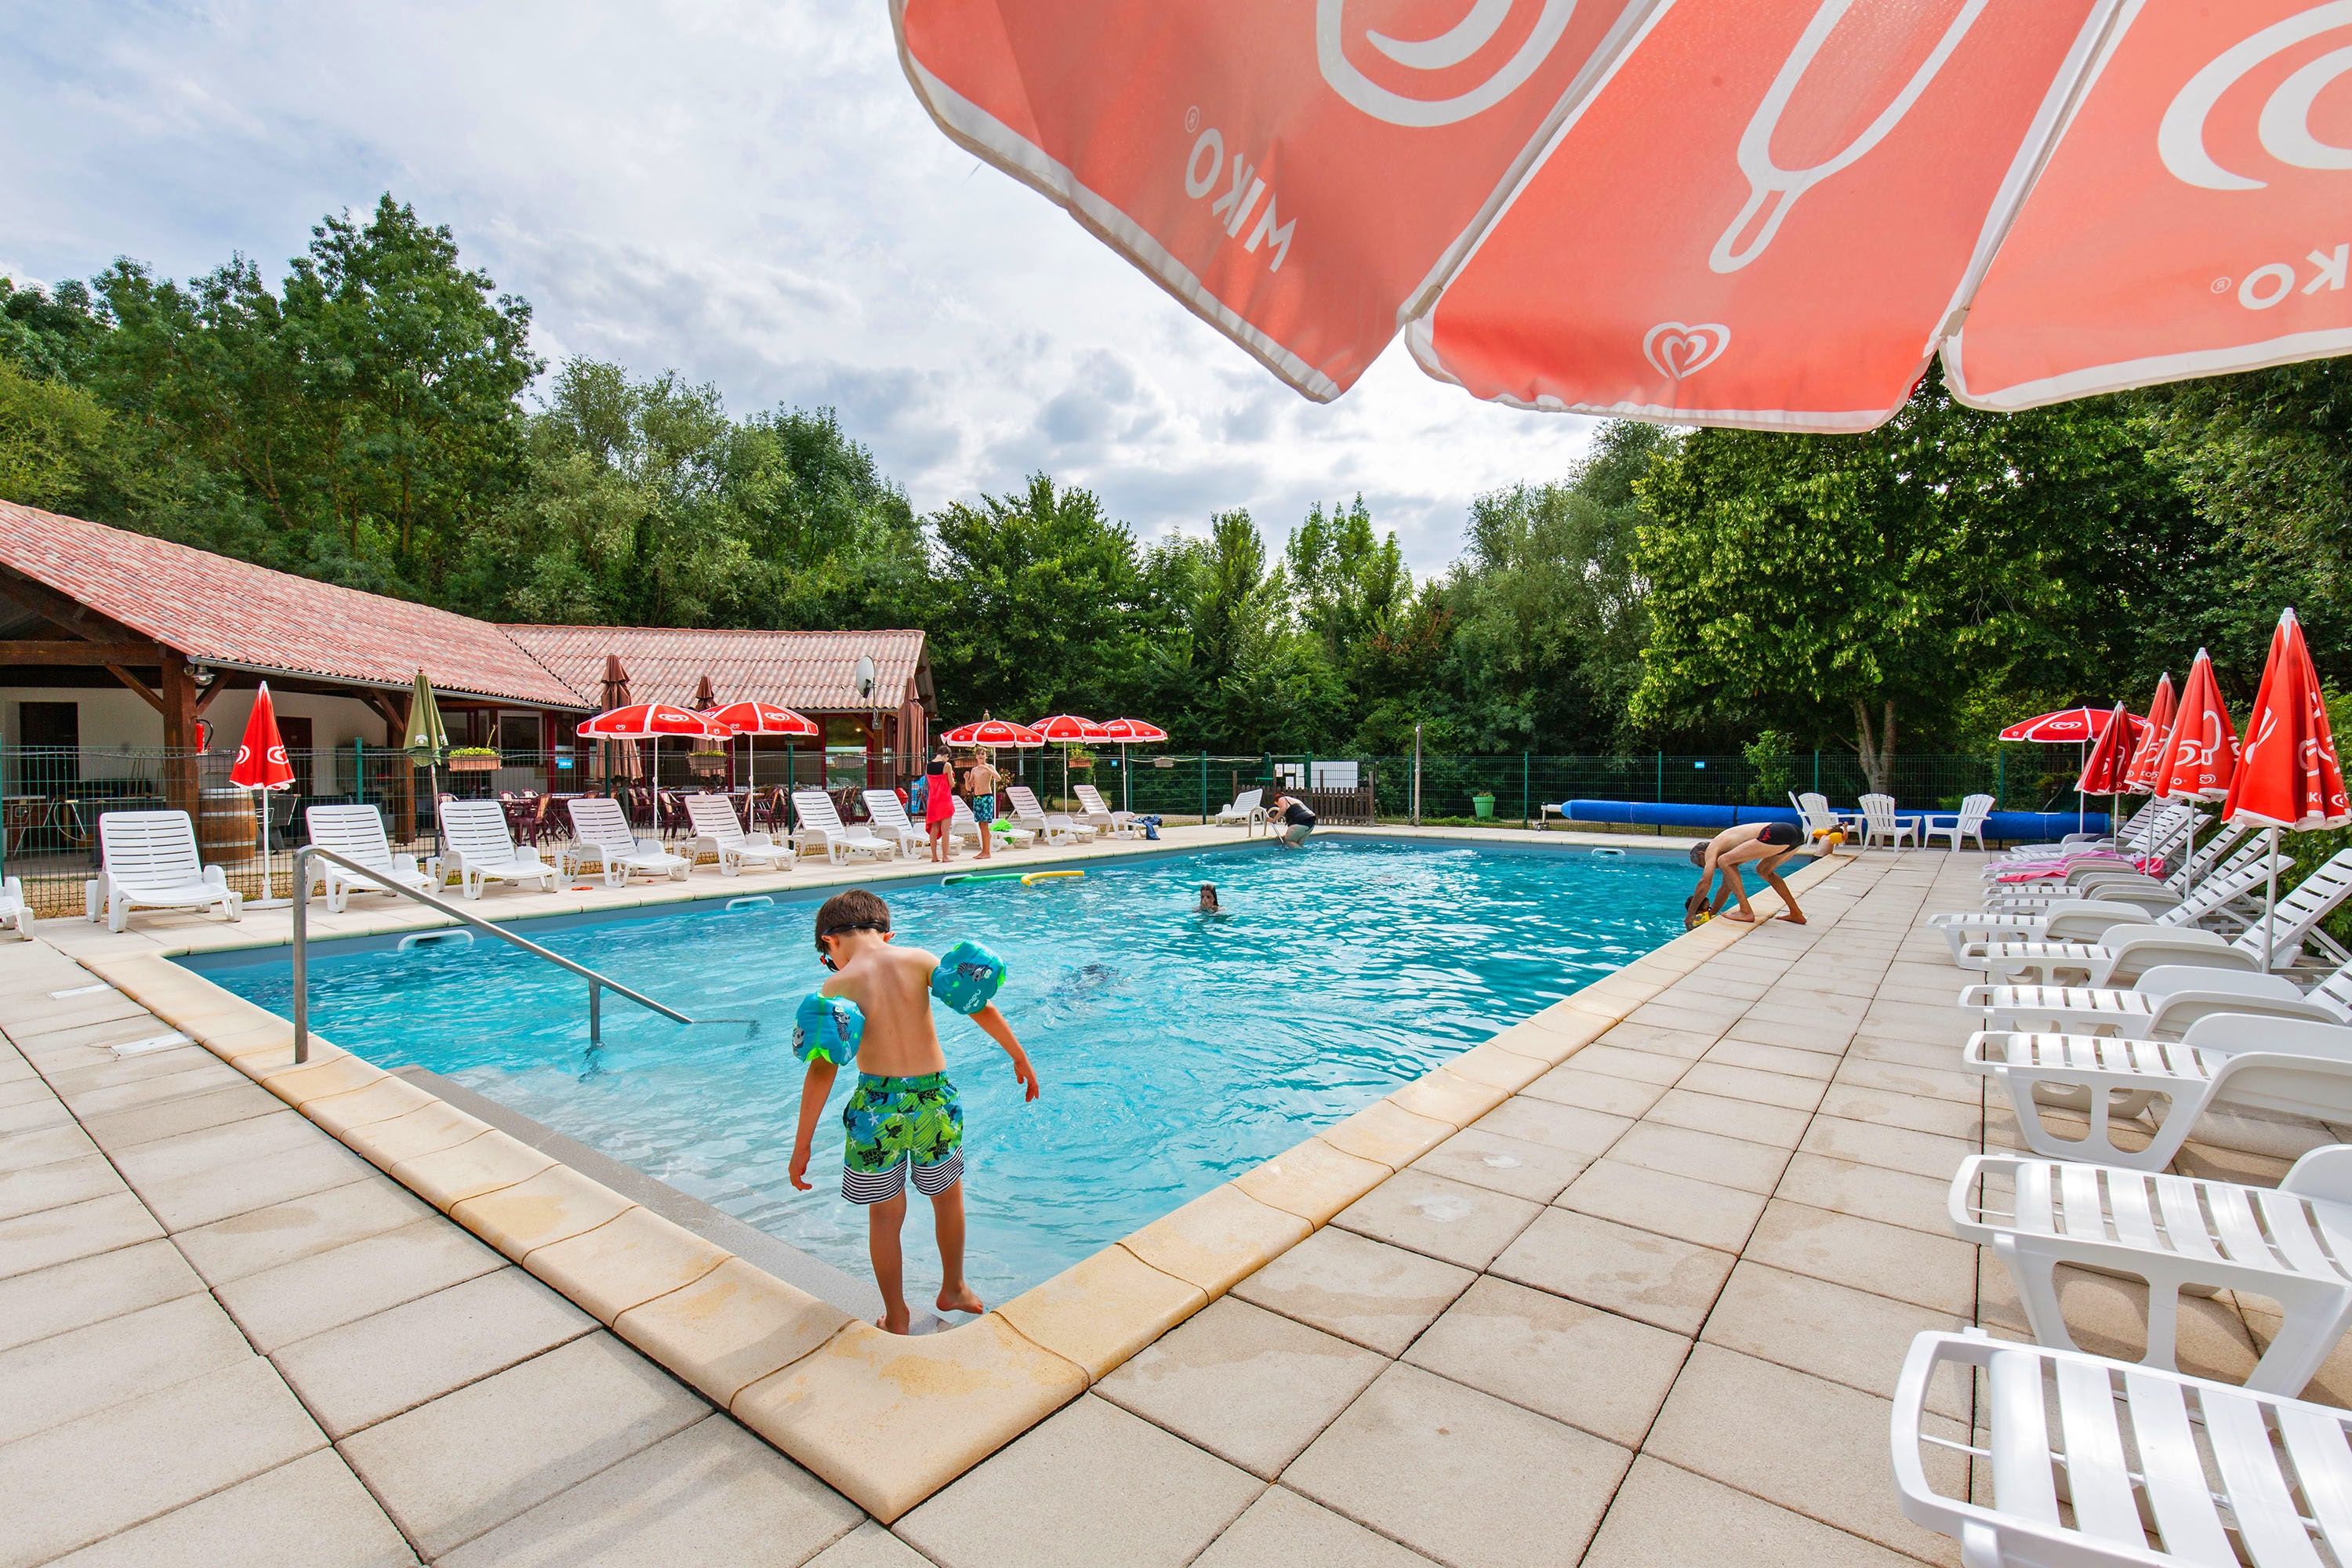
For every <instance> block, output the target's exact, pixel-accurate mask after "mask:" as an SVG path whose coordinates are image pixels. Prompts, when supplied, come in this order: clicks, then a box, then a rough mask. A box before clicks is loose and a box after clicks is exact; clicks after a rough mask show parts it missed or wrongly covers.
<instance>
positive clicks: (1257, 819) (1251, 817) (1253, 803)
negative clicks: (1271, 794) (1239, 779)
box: [1209, 789, 1266, 828]
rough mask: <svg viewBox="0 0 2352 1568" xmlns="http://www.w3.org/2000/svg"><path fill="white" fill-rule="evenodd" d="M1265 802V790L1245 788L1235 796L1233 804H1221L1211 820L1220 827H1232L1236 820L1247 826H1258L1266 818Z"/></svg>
mask: <svg viewBox="0 0 2352 1568" xmlns="http://www.w3.org/2000/svg"><path fill="white" fill-rule="evenodd" d="M1209 820H1210V821H1211V822H1212V823H1213V824H1215V825H1216V826H1219V827H1230V826H1233V825H1234V823H1236V822H1238V823H1240V824H1241V825H1242V826H1244V827H1245V828H1248V827H1256V826H1262V825H1263V824H1264V823H1265V820H1266V816H1265V791H1264V790H1262V789H1245V790H1244V791H1242V793H1241V794H1239V795H1235V796H1234V803H1233V805H1223V806H1219V807H1218V808H1217V815H1216V816H1213V817H1211V818H1209Z"/></svg>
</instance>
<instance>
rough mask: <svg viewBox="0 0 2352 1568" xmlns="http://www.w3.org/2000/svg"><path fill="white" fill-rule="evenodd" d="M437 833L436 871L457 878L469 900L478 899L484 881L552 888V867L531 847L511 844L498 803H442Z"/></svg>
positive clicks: (478, 801) (505, 815) (553, 871)
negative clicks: (441, 843)
mask: <svg viewBox="0 0 2352 1568" xmlns="http://www.w3.org/2000/svg"><path fill="white" fill-rule="evenodd" d="M441 837H442V838H443V840H444V842H445V844H446V847H445V849H444V850H443V852H442V856H441V866H440V874H441V876H442V877H443V878H445V879H446V878H449V877H455V878H457V885H458V887H459V888H461V889H464V891H465V895H466V897H467V898H469V899H478V898H480V897H481V896H482V887H483V885H484V884H485V883H488V882H534V883H537V884H538V886H539V889H540V891H541V892H543V893H551V892H553V891H554V890H555V877H556V868H554V867H552V866H551V865H549V864H548V863H547V862H546V861H544V860H542V859H541V858H539V852H538V851H537V850H535V849H533V848H531V847H530V846H528V845H525V846H523V847H520V848H518V847H516V845H515V841H514V839H513V838H512V837H510V836H509V834H508V832H507V814H506V808H505V807H504V806H501V805H499V803H498V802H497V801H494V800H445V801H443V802H442V803H441Z"/></svg>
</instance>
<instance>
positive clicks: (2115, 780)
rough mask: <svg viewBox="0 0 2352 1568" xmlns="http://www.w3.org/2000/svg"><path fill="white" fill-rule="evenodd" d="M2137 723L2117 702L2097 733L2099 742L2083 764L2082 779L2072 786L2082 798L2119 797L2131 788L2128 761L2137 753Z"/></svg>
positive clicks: (2138, 729) (2138, 727)
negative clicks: (2080, 793)
mask: <svg viewBox="0 0 2352 1568" xmlns="http://www.w3.org/2000/svg"><path fill="white" fill-rule="evenodd" d="M2139 735H2140V724H2139V721H2137V719H2134V718H2133V717H2132V716H2131V714H2130V713H2129V712H2127V711H2126V710H2125V708H2124V705H2123V704H2122V703H2120V702H2118V703H2116V710H2115V711H2114V712H2112V713H2110V714H2108V715H2107V723H2106V727H2105V729H2104V730H2102V731H2100V733H2099V743H2098V744H2097V745H2095V746H2093V747H2092V748H2091V754H2090V756H2089V757H2088V758H2087V759H2085V760H2084V763H2083V776H2082V777H2081V778H2080V779H2079V780H2077V781H2076V782H2075V784H2074V787H2075V788H2076V789H2077V790H2079V791H2081V792H2082V793H2083V794H2084V795H2121V794H2123V793H2124V791H2125V790H2126V789H2128V788H2130V787H2131V762H2132V758H2133V756H2134V755H2135V754H2137V752H2138V751H2139Z"/></svg>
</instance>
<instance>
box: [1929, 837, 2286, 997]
mask: <svg viewBox="0 0 2352 1568" xmlns="http://www.w3.org/2000/svg"><path fill="white" fill-rule="evenodd" d="M2231 862H2232V863H2231V864H2230V865H2227V866H2224V867H2223V868H2221V870H2219V871H2216V872H2215V873H2214V874H2213V875H2212V876H2210V877H2209V878H2207V879H2205V880H2204V881H2202V882H2200V883H2199V884H2198V885H2197V888H2196V889H2195V890H2194V891H2193V892H2191V893H2190V894H2189V896H2188V897H2187V898H2185V899H2179V898H2176V897H2175V896H2174V895H2173V894H2170V893H2160V894H2156V895H2152V896H2149V897H2147V899H2146V900H2145V901H2143V900H2141V899H2140V898H2139V897H2138V896H2137V895H2136V894H2135V892H2134V890H2132V889H2110V888H2108V887H2105V886H2104V885H2103V886H2100V887H2098V888H2097V889H2095V890H2094V891H2090V892H2086V893H2085V894H2084V897H2082V898H2079V899H2064V900H2056V901H2054V902H2053V903H2052V904H2051V905H2050V907H2049V908H2048V909H2046V910H2042V912H2040V913H2038V914H2028V913H2024V912H2019V913H2015V914H1943V915H1930V916H1928V917H1927V923H1928V925H1929V927H1930V928H1931V929H1933V930H1936V931H1941V932H1942V933H1943V935H1944V941H1945V942H1946V944H1947V945H1948V946H1949V948H1950V949H1951V953H1952V962H1953V963H1956V964H1958V966H1959V967H1960V968H1962V969H1974V970H1979V971H1981V970H1983V969H1985V968H1986V967H1987V966H1988V963H1989V960H1990V947H1989V946H1988V945H1987V944H1989V943H1994V942H2096V941H2098V940H2099V939H2100V938H2101V937H2102V936H2104V935H2105V933H2106V932H2107V931H2109V930H2111V929H2113V928H2114V927H2116V926H2118V925H2158V926H2169V927H2175V928H2178V929H2180V930H2183V931H2190V930H2201V929H2206V928H2208V927H2212V926H2219V927H2221V929H2222V931H2223V933H2224V934H2235V933H2236V932H2238V931H2243V930H2244V929H2245V928H2246V926H2247V925H2248V923H2249V922H2250V921H2252V919H2253V918H2255V917H2256V916H2257V915H2258V914H2259V913H2260V905H2259V902H2258V901H2252V894H2253V892H2254V889H2257V888H2259V887H2261V886H2262V885H2263V879H2264V877H2265V875H2266V871H2265V868H2264V867H2263V858H2262V849H2261V847H2260V846H2259V845H2257V846H2253V847H2251V848H2250V849H2249V850H2248V851H2247V852H2246V853H2245V855H2244V856H2243V858H2242V863H2241V860H2240V858H2239V857H2232V858H2231ZM2166 900H2170V901H2169V902H2167V901H2166ZM2151 906H2154V907H2151ZM2042 978H2044V979H2047V978H2048V976H2046V975H2045V976H2042Z"/></svg>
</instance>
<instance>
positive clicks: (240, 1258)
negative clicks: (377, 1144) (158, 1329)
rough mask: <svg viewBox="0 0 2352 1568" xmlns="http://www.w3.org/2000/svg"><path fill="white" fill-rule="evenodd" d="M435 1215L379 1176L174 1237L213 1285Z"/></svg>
mask: <svg viewBox="0 0 2352 1568" xmlns="http://www.w3.org/2000/svg"><path fill="white" fill-rule="evenodd" d="M432 1212H433V1211H432V1210H431V1209H430V1208H428V1207H427V1206H425V1204H424V1203H423V1202H422V1201H421V1200H419V1199H418V1198H416V1197H415V1196H412V1195H411V1194H408V1193H406V1192H404V1191H403V1190H402V1189H401V1188H400V1187H398V1186H396V1185H394V1184H393V1183H391V1182H388V1181H385V1180H384V1179H383V1178H382V1177H380V1176H375V1177H369V1178H366V1179H364V1180H362V1181H357V1182H353V1183H352V1184H349V1185H347V1186H341V1187H331V1188H330V1189H328V1190H327V1191H325V1192H323V1193H313V1194H310V1196H308V1197H301V1198H296V1199H293V1200H292V1201H290V1202H288V1203H282V1204H274V1205H270V1206H269V1207H268V1208H263V1209H255V1210H253V1211H251V1212H250V1213H247V1214H241V1215H234V1216H232V1217H230V1218H228V1219H225V1220H218V1221H215V1222H214V1223H213V1224H211V1225H207V1226H198V1227H197V1228H196V1229H194V1230H184V1231H181V1232H180V1233H179V1234H178V1235H177V1236H174V1237H173V1238H172V1239H173V1243H174V1244H175V1245H177V1246H178V1247H179V1248H180V1250H181V1251H182V1252H184V1253H185V1254H186V1255H187V1258H188V1261H189V1262H190V1263H192V1264H194V1266H195V1268H196V1271H197V1272H198V1273H199V1274H202V1275H203V1276H204V1277H205V1279H208V1280H210V1281H211V1282H212V1283H213V1284H215V1285H221V1284H225V1283H226V1282H227V1281H229V1280H231V1279H242V1278H244V1277H245V1276H246V1275H247V1274H258V1273H260V1272H261V1271H262V1270H263V1269H266V1268H277V1267H278V1266H279V1265H280V1264H285V1263H290V1262H292V1261H294V1260H295V1259H296V1258H309V1257H312V1256H315V1255H316V1254H318V1253H321V1252H327V1251H331V1250H332V1249H333V1248H335V1247H341V1246H344V1245H346V1244H347V1243H350V1242H353V1241H357V1240H359V1239H361V1238H362V1237H369V1236H377V1235H381V1234H382V1233H383V1232H384V1231H387V1230H397V1229H398V1228H400V1227H401V1226H404V1225H413V1224H415V1222H416V1221H418V1220H420V1219H423V1218H425V1216H426V1215H430V1214H431V1213H432Z"/></svg>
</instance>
